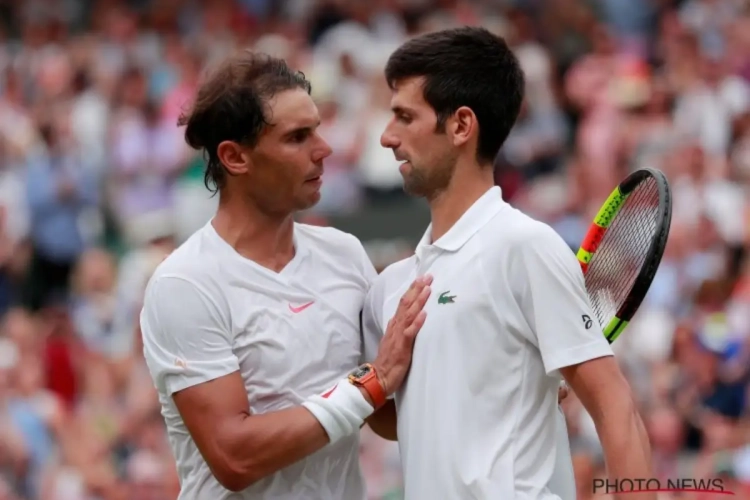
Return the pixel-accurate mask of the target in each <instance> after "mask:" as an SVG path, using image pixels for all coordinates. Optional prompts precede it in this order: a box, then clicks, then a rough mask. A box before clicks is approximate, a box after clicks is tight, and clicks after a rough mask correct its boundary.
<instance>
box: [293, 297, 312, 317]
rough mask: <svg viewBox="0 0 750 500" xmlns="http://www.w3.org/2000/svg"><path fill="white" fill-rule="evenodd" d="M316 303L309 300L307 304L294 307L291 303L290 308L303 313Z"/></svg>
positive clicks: (294, 311) (295, 312)
mask: <svg viewBox="0 0 750 500" xmlns="http://www.w3.org/2000/svg"><path fill="white" fill-rule="evenodd" d="M313 304H315V301H314V300H313V301H312V302H308V303H307V304H302V305H301V306H297V307H294V306H293V305H292V304H289V310H290V311H292V312H293V313H294V314H297V313H301V312H302V311H304V310H305V309H307V308H308V307H310V306H311V305H313Z"/></svg>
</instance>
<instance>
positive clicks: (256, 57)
mask: <svg viewBox="0 0 750 500" xmlns="http://www.w3.org/2000/svg"><path fill="white" fill-rule="evenodd" d="M296 88H300V89H303V90H305V91H306V92H307V93H308V94H309V93H310V90H311V86H310V82H309V81H308V80H307V79H306V78H305V75H304V74H303V73H302V72H301V71H295V70H293V69H291V68H290V67H289V66H287V64H286V62H285V61H284V60H283V59H278V58H275V57H271V56H269V55H266V54H262V53H254V52H251V51H249V50H243V51H241V52H239V53H238V54H236V55H234V56H232V57H230V58H228V59H227V60H225V61H223V62H222V63H221V64H220V65H219V66H218V68H217V69H216V70H215V71H213V72H212V73H211V74H210V76H209V77H208V78H207V79H206V80H205V81H204V83H203V84H202V85H201V87H200V89H199V90H198V93H197V96H196V98H195V102H194V104H193V106H192V109H191V110H190V112H188V113H184V114H182V115H181V116H180V119H179V121H178V122H177V124H178V126H182V125H186V126H187V127H186V128H185V142H187V143H188V145H190V147H192V148H193V149H197V150H203V152H204V156H205V158H206V172H205V175H204V179H203V180H204V183H205V185H206V188H208V189H209V190H210V191H212V192H213V193H216V192H218V191H219V190H220V189H221V188H222V187H223V186H224V183H225V181H226V170H225V169H224V167H223V165H222V164H221V160H219V157H218V154H217V148H218V146H219V144H220V143H221V142H223V141H235V142H238V143H241V144H247V145H249V146H254V145H256V144H257V142H258V139H259V138H260V135H261V133H262V132H263V129H264V127H265V126H267V125H268V124H269V121H268V117H267V116H266V111H265V109H266V108H265V104H266V103H267V102H268V100H269V99H271V98H273V96H274V95H275V94H277V93H278V92H283V91H286V90H292V89H296Z"/></svg>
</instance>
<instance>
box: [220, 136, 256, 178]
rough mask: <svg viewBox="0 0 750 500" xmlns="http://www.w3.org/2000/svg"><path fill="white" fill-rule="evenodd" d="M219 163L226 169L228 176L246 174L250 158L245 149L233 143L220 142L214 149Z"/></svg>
mask: <svg viewBox="0 0 750 500" xmlns="http://www.w3.org/2000/svg"><path fill="white" fill-rule="evenodd" d="M216 155H217V156H218V157H219V161H221V164H222V165H223V166H224V168H226V169H227V172H228V173H229V175H240V174H244V173H247V171H248V169H249V168H250V158H249V155H248V153H247V151H246V148H245V147H244V146H242V145H240V144H238V143H236V142H234V141H222V142H221V143H219V146H218V147H217V148H216Z"/></svg>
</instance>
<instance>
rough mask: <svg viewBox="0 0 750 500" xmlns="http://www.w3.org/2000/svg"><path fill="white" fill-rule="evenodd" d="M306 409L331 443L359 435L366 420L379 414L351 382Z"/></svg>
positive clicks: (342, 383)
mask: <svg viewBox="0 0 750 500" xmlns="http://www.w3.org/2000/svg"><path fill="white" fill-rule="evenodd" d="M302 406H304V407H305V408H307V409H308V410H309V411H310V413H312V414H313V415H315V418H317V419H318V421H319V422H320V425H322V426H323V428H324V429H325V431H326V433H327V434H328V439H329V440H330V442H331V443H335V442H336V441H338V440H339V439H341V438H343V437H346V436H349V435H352V434H354V433H356V432H359V429H360V427H362V424H364V422H365V419H366V418H367V417H369V416H370V415H372V413H373V412H374V411H375V409H374V408H373V407H372V405H371V404H370V403H368V402H367V399H365V397H364V396H363V395H362V392H360V390H359V389H358V388H356V387H355V386H353V385H352V384H351V383H350V382H349V380H348V379H344V380H342V381H340V382H339V383H338V384H336V385H335V386H334V387H333V389H331V390H329V391H326V392H325V393H323V395H321V396H312V397H310V398H308V399H307V401H305V402H304V403H302Z"/></svg>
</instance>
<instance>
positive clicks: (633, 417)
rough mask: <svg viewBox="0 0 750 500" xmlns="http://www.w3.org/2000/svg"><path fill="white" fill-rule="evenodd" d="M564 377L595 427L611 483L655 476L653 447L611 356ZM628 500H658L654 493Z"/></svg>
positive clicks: (571, 368) (577, 367)
mask: <svg viewBox="0 0 750 500" xmlns="http://www.w3.org/2000/svg"><path fill="white" fill-rule="evenodd" d="M560 371H561V373H562V374H563V376H564V377H565V380H566V381H567V382H568V384H570V387H571V388H572V389H573V391H575V393H576V395H577V396H578V398H579V399H580V400H581V403H582V404H583V406H584V408H586V411H588V412H589V414H590V415H591V418H592V419H593V421H594V424H595V425H596V431H597V434H598V435H599V439H600V441H601V443H602V447H603V449H604V455H605V460H606V464H607V475H608V476H609V478H610V479H611V480H618V479H626V478H630V479H632V478H649V477H652V475H653V470H652V466H651V447H650V444H649V440H648V436H647V434H646V430H645V426H644V425H643V421H642V420H641V417H640V415H639V414H638V410H637V408H636V404H635V401H634V400H633V396H632V392H631V390H630V386H629V385H628V382H627V380H626V379H625V377H624V375H623V374H622V372H621V371H620V368H619V366H618V365H617V361H616V360H615V358H614V357H612V356H607V357H602V358H598V359H593V360H591V361H586V362H584V363H581V364H578V365H575V366H569V367H566V368H562V369H561V370H560ZM627 497H628V499H630V498H634V499H638V500H646V499H649V500H651V499H655V498H656V494H655V493H643V494H635V495H633V494H629V495H628V496H627Z"/></svg>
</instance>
